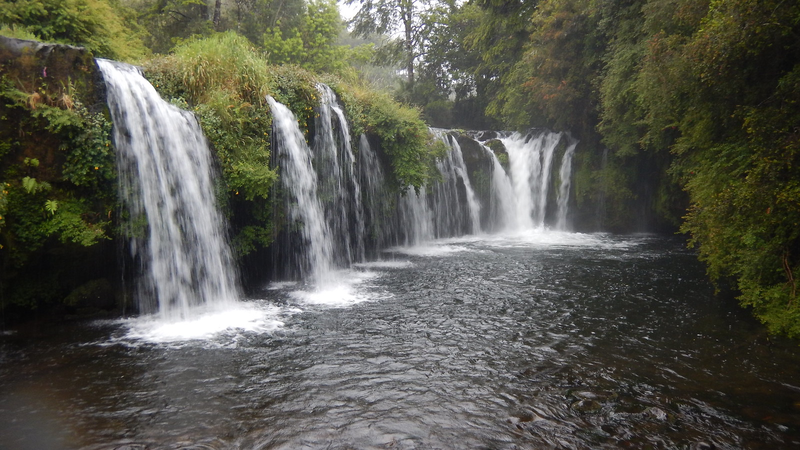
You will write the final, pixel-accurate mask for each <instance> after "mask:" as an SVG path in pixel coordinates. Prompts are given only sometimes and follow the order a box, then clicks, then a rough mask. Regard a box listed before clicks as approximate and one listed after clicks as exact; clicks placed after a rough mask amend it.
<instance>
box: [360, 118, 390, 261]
mask: <svg viewBox="0 0 800 450" xmlns="http://www.w3.org/2000/svg"><path fill="white" fill-rule="evenodd" d="M358 158H359V159H358V162H359V163H358V165H357V166H358V181H359V185H360V186H361V192H362V201H361V204H362V205H363V208H364V242H365V243H364V246H365V248H368V249H375V250H377V249H382V248H386V247H388V246H389V242H388V236H389V234H390V233H389V231H387V230H388V229H389V228H390V226H391V222H390V221H389V220H387V217H386V212H387V211H388V207H387V206H386V205H385V199H386V196H387V195H386V185H385V178H384V175H383V168H382V167H381V163H380V161H379V160H378V155H377V154H376V153H375V150H373V149H372V146H371V145H369V140H368V139H367V137H366V136H365V135H363V134H362V135H361V136H360V137H359V140H358Z"/></svg>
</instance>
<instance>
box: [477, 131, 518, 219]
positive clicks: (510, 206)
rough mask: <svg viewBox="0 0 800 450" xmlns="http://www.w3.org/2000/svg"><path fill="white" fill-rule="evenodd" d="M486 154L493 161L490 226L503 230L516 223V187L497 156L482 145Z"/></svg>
mask: <svg viewBox="0 0 800 450" xmlns="http://www.w3.org/2000/svg"><path fill="white" fill-rule="evenodd" d="M481 147H482V148H483V150H484V152H485V153H486V154H487V156H488V157H489V158H491V160H492V186H491V190H492V212H491V216H490V224H491V226H492V229H494V230H503V229H506V228H508V227H511V226H512V225H514V224H515V223H516V202H515V201H514V200H515V194H514V187H513V185H512V184H511V179H510V178H509V177H508V174H507V173H506V171H505V169H504V168H503V165H502V164H500V160H499V159H497V155H495V154H494V152H493V151H492V150H491V149H490V148H489V147H487V146H485V145H483V144H481Z"/></svg>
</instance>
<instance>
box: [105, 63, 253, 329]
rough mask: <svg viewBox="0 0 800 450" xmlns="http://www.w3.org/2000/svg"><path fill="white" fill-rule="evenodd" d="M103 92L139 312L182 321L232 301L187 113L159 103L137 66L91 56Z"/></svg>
mask: <svg viewBox="0 0 800 450" xmlns="http://www.w3.org/2000/svg"><path fill="white" fill-rule="evenodd" d="M97 63H98V66H99V67H100V70H101V71H102V74H103V77H104V79H105V84H106V87H107V89H108V105H109V110H110V112H111V116H112V120H113V122H114V143H115V145H116V147H117V149H118V153H117V154H118V156H117V166H118V167H117V168H118V173H119V185H120V196H121V198H122V201H123V203H124V204H125V205H126V207H127V210H128V212H129V214H130V218H129V230H128V231H129V234H130V235H131V236H132V237H131V242H130V248H131V252H132V254H133V256H134V258H136V259H137V260H138V261H139V262H140V264H141V265H142V268H143V275H142V279H141V282H140V283H139V286H137V288H138V290H139V292H138V293H137V297H138V299H139V304H140V310H141V312H143V313H158V314H159V316H160V317H161V318H162V319H165V320H177V319H187V318H189V317H191V316H192V315H194V313H195V312H196V311H197V310H198V309H199V307H201V306H205V307H224V306H225V305H229V304H231V303H234V302H235V300H236V298H237V296H238V295H237V285H236V275H235V272H234V263H233V258H232V257H231V252H230V249H229V247H228V243H227V240H226V232H225V227H224V224H223V221H222V218H221V216H220V214H219V212H218V211H217V207H216V204H215V201H214V199H215V194H214V189H213V173H214V170H213V165H212V160H211V152H210V151H209V148H208V145H207V143H206V140H205V137H204V136H203V133H202V131H201V130H200V127H199V125H198V123H197V120H196V119H195V117H194V116H193V115H192V114H191V113H189V112H187V111H182V110H180V109H178V108H176V107H174V106H172V105H170V104H168V103H167V102H165V101H164V100H162V99H161V98H160V97H159V95H158V93H157V92H156V90H155V89H154V88H153V86H151V85H150V83H148V82H147V80H145V79H144V77H142V76H141V74H140V73H139V71H138V69H136V68H135V67H133V66H129V65H126V64H120V63H115V62H112V61H106V60H98V61H97Z"/></svg>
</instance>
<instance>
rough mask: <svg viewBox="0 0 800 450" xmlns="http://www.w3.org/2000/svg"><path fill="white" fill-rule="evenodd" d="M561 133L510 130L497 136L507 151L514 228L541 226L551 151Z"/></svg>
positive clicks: (548, 180)
mask: <svg viewBox="0 0 800 450" xmlns="http://www.w3.org/2000/svg"><path fill="white" fill-rule="evenodd" d="M561 135H562V134H561V133H552V132H549V131H545V132H540V133H538V134H535V135H523V134H520V133H514V134H512V135H511V136H509V137H505V138H502V139H500V140H501V142H502V143H503V145H505V147H506V150H507V151H508V162H509V169H510V171H511V181H512V185H513V187H514V194H515V198H516V228H517V229H518V230H527V229H532V228H542V227H543V226H544V219H545V211H546V206H547V194H548V190H549V187H550V172H551V165H552V162H553V153H554V152H555V149H556V146H558V143H559V142H560V141H561Z"/></svg>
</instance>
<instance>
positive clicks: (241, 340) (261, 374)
mask: <svg viewBox="0 0 800 450" xmlns="http://www.w3.org/2000/svg"><path fill="white" fill-rule="evenodd" d="M336 278H337V279H338V280H339V282H338V284H336V285H335V286H329V287H327V288H321V289H318V290H316V291H315V290H312V289H311V288H310V287H307V286H302V285H297V284H292V283H275V284H271V285H269V286H265V289H264V291H263V294H262V295H260V296H258V297H259V298H252V299H249V300H248V301H247V302H246V304H245V306H246V307H245V308H243V309H242V310H241V311H239V313H238V314H240V315H242V317H243V322H242V323H243V325H241V326H239V328H237V329H233V330H231V329H229V330H227V331H222V332H219V333H205V334H204V333H203V332H199V331H202V330H198V328H203V327H205V326H206V325H201V324H193V325H190V326H189V327H188V328H189V330H187V333H188V334H187V335H185V336H184V335H182V334H180V333H178V334H177V335H176V334H172V335H171V334H170V332H169V331H166V332H165V330H164V329H162V328H157V327H156V326H155V325H153V324H152V323H151V322H148V320H146V319H141V318H131V319H125V320H114V321H108V320H106V321H93V322H71V323H65V324H60V325H55V326H52V325H39V326H30V327H28V328H24V329H20V330H18V331H16V332H14V333H6V334H5V335H3V336H2V337H0V447H1V448H4V449H43V448H47V449H81V448H83V449H127V450H132V449H145V448H146V449H158V448H169V449H224V448H240V449H251V448H258V449H303V448H308V449H317V448H330V449H345V448H348V449H349V448H356V449H369V448H392V449H395V448H397V449H437V448H441V449H450V448H470V449H472V448H493V449H528V448H530V449H535V448H567V449H568V448H576V449H588V448H692V449H701V448H753V449H761V448H763V449H767V448H769V449H774V448H796V446H798V445H800V349H798V347H797V344H796V343H795V342H787V341H784V340H780V339H774V338H768V337H767V335H766V334H765V333H764V331H763V329H762V327H761V326H760V325H759V324H757V323H755V322H754V320H753V319H751V318H750V316H749V314H748V313H747V312H746V311H743V310H740V309H739V308H738V307H737V306H736V305H735V301H733V300H731V299H728V298H722V297H717V296H714V295H713V287H712V286H711V285H710V284H709V282H708V281H707V279H706V277H705V275H704V269H703V266H702V265H701V264H700V263H699V262H698V261H697V259H696V255H695V254H694V253H693V252H692V251H691V250H687V249H686V248H685V246H684V244H683V242H681V241H680V240H679V239H676V238H664V237H657V236H648V235H637V236H613V235H605V234H577V233H563V232H546V231H530V232H526V233H521V234H516V235H484V236H470V237H465V238H459V239H449V240H438V241H434V242H432V243H429V244H427V245H425V246H417V247H409V248H393V249H390V250H388V251H385V252H383V253H382V259H381V260H380V261H376V262H369V263H363V264H357V265H355V266H354V267H353V268H352V269H351V270H348V271H340V272H338V273H337V277H336ZM211 321H212V322H213V321H214V320H213V319H212V320H211ZM167 328H168V327H167ZM193 331H198V333H196V334H194V335H193V334H192V332H193Z"/></svg>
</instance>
